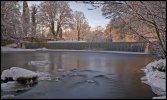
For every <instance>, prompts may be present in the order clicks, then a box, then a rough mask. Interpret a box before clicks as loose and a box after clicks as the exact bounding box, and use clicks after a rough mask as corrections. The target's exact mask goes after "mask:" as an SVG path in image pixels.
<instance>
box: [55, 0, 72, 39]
mask: <svg viewBox="0 0 167 100" xmlns="http://www.w3.org/2000/svg"><path fill="white" fill-rule="evenodd" d="M58 6H59V7H58V14H57V16H56V22H57V24H56V25H57V29H56V37H57V36H59V38H62V28H63V29H65V28H67V27H70V26H71V24H72V10H71V8H70V7H69V5H68V2H67V1H58Z"/></svg>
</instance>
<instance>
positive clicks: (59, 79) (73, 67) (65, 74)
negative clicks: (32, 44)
mask: <svg viewBox="0 0 167 100" xmlns="http://www.w3.org/2000/svg"><path fill="white" fill-rule="evenodd" d="M41 60H49V61H50V62H51V63H50V64H49V65H46V66H41V67H39V66H38V67H37V66H31V65H28V62H29V61H41ZM150 60H151V58H150V57H149V56H148V55H139V54H117V53H91V52H10V53H1V72H2V71H3V70H5V69H8V68H10V67H22V68H25V69H29V70H32V71H35V72H44V73H49V74H50V77H51V80H42V81H39V82H38V83H37V84H36V85H34V86H33V87H30V88H29V89H24V88H25V86H19V85H18V84H17V87H19V88H22V89H23V90H24V91H12V89H11V90H10V89H9V90H8V91H5V90H3V88H2V83H1V95H7V94H10V95H15V98H29V99H33V98H57V99H59V98H70V99H75V98H79V99H83V98H86V99H87V98H90V99H91V98H97V99H98V98H99V99H105V98H110V99H114V98H125V99H135V98H137V99H138V98H150V99H151V98H152V97H153V96H155V94H154V93H153V92H152V91H151V88H150V87H149V86H147V85H146V84H143V83H141V81H140V78H141V77H142V76H144V74H143V71H141V70H140V69H141V68H143V67H144V66H146V65H147V64H148V63H149V62H150ZM12 84H13V83H12ZM14 84H15V83H14Z"/></svg>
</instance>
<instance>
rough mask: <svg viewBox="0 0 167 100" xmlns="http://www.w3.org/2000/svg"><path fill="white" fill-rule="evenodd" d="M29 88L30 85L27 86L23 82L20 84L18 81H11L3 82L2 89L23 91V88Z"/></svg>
mask: <svg viewBox="0 0 167 100" xmlns="http://www.w3.org/2000/svg"><path fill="white" fill-rule="evenodd" d="M27 89H29V88H28V87H25V86H24V85H22V84H19V83H18V82H17V81H9V82H7V83H1V91H6V92H8V91H10V92H13V91H22V90H27Z"/></svg>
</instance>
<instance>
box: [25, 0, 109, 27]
mask: <svg viewBox="0 0 167 100" xmlns="http://www.w3.org/2000/svg"><path fill="white" fill-rule="evenodd" d="M33 3H35V4H37V5H39V4H40V1H28V4H29V6H31V4H33ZM69 5H70V8H71V9H72V10H73V11H81V12H83V13H84V14H85V17H86V19H87V21H88V23H89V25H90V26H91V27H92V28H94V27H95V26H98V25H99V26H102V27H105V26H106V25H107V23H108V22H109V19H105V17H104V16H102V12H101V10H100V9H95V10H88V8H92V6H91V5H89V4H84V3H80V2H74V1H73V2H69Z"/></svg>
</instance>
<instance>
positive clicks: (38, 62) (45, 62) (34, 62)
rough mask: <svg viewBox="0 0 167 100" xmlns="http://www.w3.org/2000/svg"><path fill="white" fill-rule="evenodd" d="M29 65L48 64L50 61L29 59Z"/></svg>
mask: <svg viewBox="0 0 167 100" xmlns="http://www.w3.org/2000/svg"><path fill="white" fill-rule="evenodd" d="M28 64H29V65H32V66H39V67H40V66H46V65H48V64H50V61H48V60H43V61H30V62H28Z"/></svg>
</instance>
